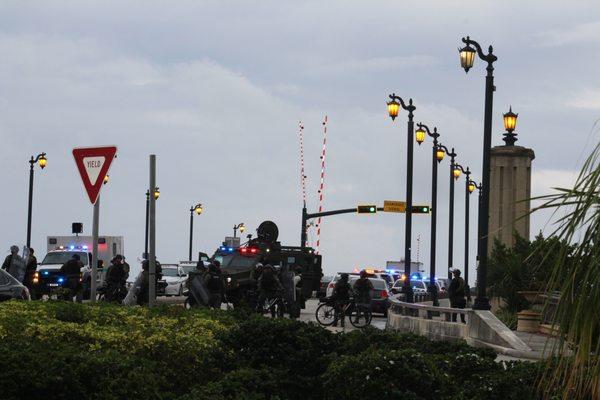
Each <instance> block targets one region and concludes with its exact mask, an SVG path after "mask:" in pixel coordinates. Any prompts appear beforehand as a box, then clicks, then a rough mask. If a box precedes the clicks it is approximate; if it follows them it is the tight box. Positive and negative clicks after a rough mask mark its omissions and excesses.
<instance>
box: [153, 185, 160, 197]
mask: <svg viewBox="0 0 600 400" xmlns="http://www.w3.org/2000/svg"><path fill="white" fill-rule="evenodd" d="M159 197H160V189H159V188H156V189H154V200H158V198H159Z"/></svg>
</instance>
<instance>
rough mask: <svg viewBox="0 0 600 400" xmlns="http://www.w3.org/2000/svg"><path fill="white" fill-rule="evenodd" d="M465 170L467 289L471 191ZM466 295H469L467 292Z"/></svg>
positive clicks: (467, 283)
mask: <svg viewBox="0 0 600 400" xmlns="http://www.w3.org/2000/svg"><path fill="white" fill-rule="evenodd" d="M468 172H469V170H467V174H466V175H467V178H466V180H465V285H466V286H467V290H470V289H469V212H470V208H469V199H470V197H471V193H470V192H469V182H470V180H471V178H470V174H469V173H468ZM468 297H469V298H470V297H471V294H470V293H469V295H468Z"/></svg>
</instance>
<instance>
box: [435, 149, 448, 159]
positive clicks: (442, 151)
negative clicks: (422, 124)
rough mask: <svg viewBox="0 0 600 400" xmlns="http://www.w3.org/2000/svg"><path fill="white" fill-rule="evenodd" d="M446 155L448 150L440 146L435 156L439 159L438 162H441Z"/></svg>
mask: <svg viewBox="0 0 600 400" xmlns="http://www.w3.org/2000/svg"><path fill="white" fill-rule="evenodd" d="M445 155H446V152H445V151H444V149H440V148H439V147H438V149H437V150H436V151H435V158H436V159H437V161H438V162H441V161H442V160H443V159H444V156H445Z"/></svg>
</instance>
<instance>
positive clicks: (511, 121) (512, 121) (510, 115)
mask: <svg viewBox="0 0 600 400" xmlns="http://www.w3.org/2000/svg"><path fill="white" fill-rule="evenodd" d="M518 116H519V114H515V113H514V112H512V107H510V108H509V110H508V112H507V113H506V114H503V117H504V129H506V131H507V132H508V133H512V132H513V131H514V130H515V128H516V127H517V117H518Z"/></svg>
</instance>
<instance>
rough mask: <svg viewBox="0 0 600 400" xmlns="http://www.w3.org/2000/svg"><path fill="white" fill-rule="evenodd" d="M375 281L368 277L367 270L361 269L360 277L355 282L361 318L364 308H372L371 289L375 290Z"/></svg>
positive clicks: (358, 315) (357, 316)
mask: <svg viewBox="0 0 600 400" xmlns="http://www.w3.org/2000/svg"><path fill="white" fill-rule="evenodd" d="M374 289H375V288H374V287H373V283H372V282H371V281H370V280H369V278H368V277H367V271H365V270H364V269H363V270H362V271H360V277H359V278H358V279H357V280H356V282H354V293H355V295H356V297H355V300H356V305H357V308H358V309H357V313H356V314H357V315H356V319H357V322H358V319H359V318H360V315H361V313H362V311H363V310H365V309H370V308H371V291H372V290H374Z"/></svg>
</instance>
